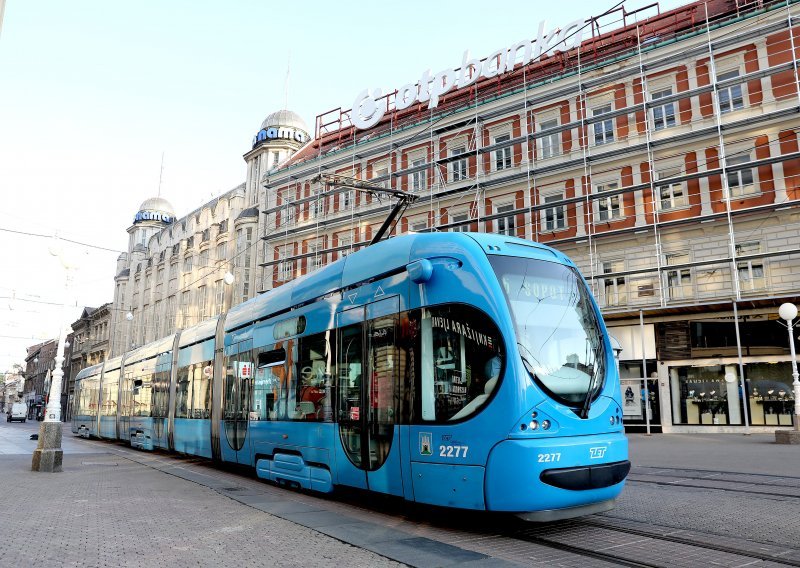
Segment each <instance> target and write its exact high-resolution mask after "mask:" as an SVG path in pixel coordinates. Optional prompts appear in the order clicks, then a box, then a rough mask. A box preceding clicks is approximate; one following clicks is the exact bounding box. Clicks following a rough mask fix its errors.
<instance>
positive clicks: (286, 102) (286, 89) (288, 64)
mask: <svg viewBox="0 0 800 568" xmlns="http://www.w3.org/2000/svg"><path fill="white" fill-rule="evenodd" d="M291 66H292V52H291V50H289V55H287V56H286V79H284V81H283V110H289V69H291Z"/></svg>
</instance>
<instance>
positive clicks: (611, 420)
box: [609, 416, 616, 426]
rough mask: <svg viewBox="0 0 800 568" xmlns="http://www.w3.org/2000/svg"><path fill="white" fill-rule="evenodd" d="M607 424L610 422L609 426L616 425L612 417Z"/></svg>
mask: <svg viewBox="0 0 800 568" xmlns="http://www.w3.org/2000/svg"><path fill="white" fill-rule="evenodd" d="M609 422H611V425H612V426H613V425H614V424H615V423H616V420H615V418H614V417H613V416H612V417H611V419H610V420H609Z"/></svg>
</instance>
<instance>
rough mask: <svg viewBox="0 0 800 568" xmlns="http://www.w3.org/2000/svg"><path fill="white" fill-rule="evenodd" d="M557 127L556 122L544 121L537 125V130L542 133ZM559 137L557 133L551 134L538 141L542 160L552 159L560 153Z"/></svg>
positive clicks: (555, 120)
mask: <svg viewBox="0 0 800 568" xmlns="http://www.w3.org/2000/svg"><path fill="white" fill-rule="evenodd" d="M557 126H558V120H557V119H555V118H554V119H553V120H545V121H544V122H542V123H541V124H540V125H539V129H540V130H542V131H547V130H551V129H553V128H556V127H557ZM560 138H561V136H560V134H559V133H558V132H553V133H552V134H545V135H544V136H542V137H541V138H540V139H539V145H540V147H541V150H542V159H546V158H552V157H554V156H558V155H559V154H560V153H561V151H560V148H561V140H560Z"/></svg>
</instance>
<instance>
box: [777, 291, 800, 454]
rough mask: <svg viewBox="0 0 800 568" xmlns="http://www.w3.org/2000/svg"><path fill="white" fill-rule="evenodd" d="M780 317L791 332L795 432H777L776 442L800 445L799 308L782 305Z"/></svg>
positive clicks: (788, 304)
mask: <svg viewBox="0 0 800 568" xmlns="http://www.w3.org/2000/svg"><path fill="white" fill-rule="evenodd" d="M778 315H779V316H780V317H781V319H783V320H786V328H787V329H788V330H789V351H790V352H791V354H792V387H793V388H794V430H780V429H778V430H775V442H777V443H778V444H800V378H799V377H798V374H797V357H796V355H795V352H794V334H793V332H792V327H793V325H792V324H793V322H794V319H795V318H796V317H797V306H795V305H794V304H790V303H788V302H787V303H785V304H781V307H780V308H778Z"/></svg>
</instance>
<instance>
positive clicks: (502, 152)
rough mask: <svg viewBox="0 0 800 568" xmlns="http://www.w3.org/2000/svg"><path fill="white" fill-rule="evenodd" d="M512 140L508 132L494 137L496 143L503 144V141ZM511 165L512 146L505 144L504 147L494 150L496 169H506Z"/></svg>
mask: <svg viewBox="0 0 800 568" xmlns="http://www.w3.org/2000/svg"><path fill="white" fill-rule="evenodd" d="M509 140H511V136H510V135H508V134H503V135H502V136H497V137H496V138H495V139H494V143H495V144H501V143H503V142H508V141H509ZM510 167H511V146H505V147H504V148H500V149H498V150H495V151H494V169H495V170H505V169H507V168H510Z"/></svg>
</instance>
